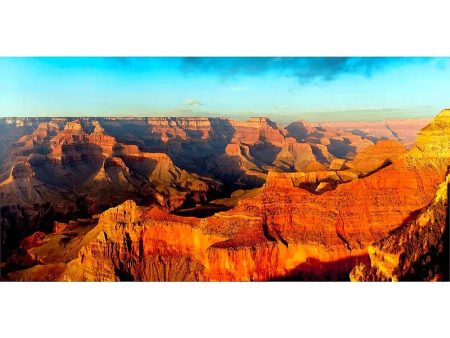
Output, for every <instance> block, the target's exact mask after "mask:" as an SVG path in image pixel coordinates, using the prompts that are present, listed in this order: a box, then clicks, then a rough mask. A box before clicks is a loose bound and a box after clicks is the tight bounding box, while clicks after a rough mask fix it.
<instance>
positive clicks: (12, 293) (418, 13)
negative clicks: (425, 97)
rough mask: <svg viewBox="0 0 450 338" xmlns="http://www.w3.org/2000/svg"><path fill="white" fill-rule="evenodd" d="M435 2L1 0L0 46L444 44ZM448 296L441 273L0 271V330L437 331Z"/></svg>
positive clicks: (292, 49) (443, 51)
mask: <svg viewBox="0 0 450 338" xmlns="http://www.w3.org/2000/svg"><path fill="white" fill-rule="evenodd" d="M445 5H446V1H435V0H428V1H426V2H423V1H415V0H413V1H404V2H403V1H392V0H390V1H387V0H381V1H380V0H379V1H376V2H375V1H373V2H369V1H362V0H352V1H348V0H340V1H335V0H334V1H333V0H330V1H323V0H314V1H298V0H297V1H285V0H278V1H265V0H260V1H244V0H239V1H238V0H228V1H220V2H219V1H213V0H190V1H186V0H185V1H183V0H179V1H174V0H165V1H159V2H156V1H134V0H128V1H113V0H109V1H95V2H94V1H92V0H90V1H88V0H78V1H60V0H53V1H52V0H40V1H35V0H32V1H22V0H15V1H2V2H1V3H0V55H9V56H18V55H29V56H41V55H52V56H63V55H73V56H76V55H82V56H86V55H111V56H127V55H132V56H135V55H136V56H138V55H142V56H175V55H182V56H192V55H199V56H234V55H239V56H246V55H247V56H255V55H260V56H291V55H292V56H326V55H332V56H337V55H339V56H341V55H342V56H363V55H364V56H432V55H433V56H448V55H450V44H449V43H448V27H449V26H448V13H449V11H448V9H447V8H446V6H445ZM0 76H1V74H0ZM0 99H1V92H0ZM449 99H450V98H449ZM449 296H450V292H449V285H448V284H447V283H440V284H434V283H399V284H381V283H378V284H377V283H375V284H374V283H366V284H350V283H255V284H249V283H222V284H217V283H210V284H208V283H199V284H192V283H121V284H119V283H117V284H108V283H102V284H100V283H86V284H79V283H73V284H65V283H21V284H20V283H0V323H1V324H0V334H1V336H4V337H16V336H17V337H22V336H24V337H25V336H31V337H61V336H63V337H66V336H67V337H95V336H97V337H111V336H112V337H115V336H121V337H132V336H139V337H140V336H155V337H172V336H175V337H176V336H180V337H186V336H187V337H207V336H208V337H256V336H261V335H262V336H270V337H291V336H294V335H298V336H304V337H316V336H319V337H321V336H331V337H336V336H338V337H339V336H345V337H372V336H373V337H380V336H381V337H382V336H386V337H392V336H401V337H409V336H418V337H433V336H434V337H436V336H445V333H446V332H447V331H448V328H447V325H448V324H447V316H448V314H447V313H448V310H447V305H448V304H449V303H450V302H449V300H450V299H449V298H450V297H449Z"/></svg>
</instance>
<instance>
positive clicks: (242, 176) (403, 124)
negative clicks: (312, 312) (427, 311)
mask: <svg viewBox="0 0 450 338" xmlns="http://www.w3.org/2000/svg"><path fill="white" fill-rule="evenodd" d="M0 74H1V76H0V227H1V234H0V236H1V238H0V239H1V242H0V254H1V259H0V280H1V281H4V282H7V281H61V282H67V281H75V282H81V281H95V282H112V281H148V282H156V281H171V282H172V281H173V282H182V281H186V282H193V281H198V282H210V281H211V282H218V281H219V282H236V281H239V282H250V281H254V282H263V281H352V282H367V281H370V282H372V281H380V282H381V281H447V280H449V254H450V252H449V233H448V228H449V206H448V197H449V193H448V187H449V182H450V172H449V166H450V109H447V108H449V107H450V58H448V57H0Z"/></svg>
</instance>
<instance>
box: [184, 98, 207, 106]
mask: <svg viewBox="0 0 450 338" xmlns="http://www.w3.org/2000/svg"><path fill="white" fill-rule="evenodd" d="M184 105H185V106H189V107H197V106H203V103H202V102H201V101H199V100H196V99H187V100H186V102H185V103H184Z"/></svg>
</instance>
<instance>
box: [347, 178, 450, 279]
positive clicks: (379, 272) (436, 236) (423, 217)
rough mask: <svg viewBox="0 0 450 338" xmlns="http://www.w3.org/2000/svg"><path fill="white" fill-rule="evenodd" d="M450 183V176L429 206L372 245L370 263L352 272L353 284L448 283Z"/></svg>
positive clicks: (369, 251)
mask: <svg viewBox="0 0 450 338" xmlns="http://www.w3.org/2000/svg"><path fill="white" fill-rule="evenodd" d="M449 182H450V175H449V176H447V178H446V180H445V181H444V182H443V183H442V184H441V185H440V186H439V189H438V190H437V192H436V196H435V198H434V200H433V201H432V202H431V203H430V204H429V205H428V206H427V207H425V208H423V209H420V210H418V211H417V212H415V213H413V214H411V217H409V218H408V219H406V220H405V222H404V223H403V224H402V226H401V227H399V228H398V229H396V230H395V231H393V232H392V233H390V234H389V235H387V236H386V237H384V238H382V239H380V240H379V241H376V242H374V243H372V244H371V245H370V246H369V248H368V253H369V257H370V262H369V263H365V264H360V265H358V266H356V267H355V268H354V269H353V270H352V272H351V273H350V278H351V280H352V281H401V280H410V279H421V280H430V281H438V280H448V275H449V271H448V269H449V261H448V249H449V247H448V244H449V243H448V226H449V224H448V222H449V218H448V217H449V216H448V212H449V208H448V187H449Z"/></svg>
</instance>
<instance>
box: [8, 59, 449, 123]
mask: <svg viewBox="0 0 450 338" xmlns="http://www.w3.org/2000/svg"><path fill="white" fill-rule="evenodd" d="M449 106H450V58H284V57H281V58H276V57H274V58H260V57H258V58H229V57H225V58H221V57H218V58H126V57H125V58H123V57H122V58H110V57H108V58H96V57H95V58H94V57H86V58H69V57H55V58H0V116H79V115H83V116H86V115H88V116H89V115H90V116H205V115H207V116H230V117H233V118H242V119H244V118H247V117H248V116H268V117H270V118H272V119H273V120H275V121H289V120H295V119H299V118H305V119H307V120H380V119H384V118H405V117H428V116H433V115H435V114H437V112H439V110H441V109H443V108H446V107H449Z"/></svg>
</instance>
